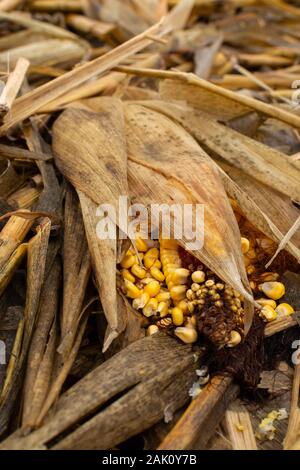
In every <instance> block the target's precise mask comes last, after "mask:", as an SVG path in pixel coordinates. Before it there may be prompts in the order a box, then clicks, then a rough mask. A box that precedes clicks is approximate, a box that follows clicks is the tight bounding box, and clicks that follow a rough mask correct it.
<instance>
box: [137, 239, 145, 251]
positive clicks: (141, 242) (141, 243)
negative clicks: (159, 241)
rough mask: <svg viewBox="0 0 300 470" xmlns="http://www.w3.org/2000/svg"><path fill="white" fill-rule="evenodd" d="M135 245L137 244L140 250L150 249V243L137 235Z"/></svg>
mask: <svg viewBox="0 0 300 470" xmlns="http://www.w3.org/2000/svg"><path fill="white" fill-rule="evenodd" d="M135 246H136V249H137V250H138V251H147V250H148V245H147V243H146V242H145V240H143V239H142V238H140V237H137V238H136V240H135Z"/></svg>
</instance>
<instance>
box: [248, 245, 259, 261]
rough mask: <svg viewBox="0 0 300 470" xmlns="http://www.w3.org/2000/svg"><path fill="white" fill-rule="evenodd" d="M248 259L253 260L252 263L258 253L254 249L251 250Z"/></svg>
mask: <svg viewBox="0 0 300 470" xmlns="http://www.w3.org/2000/svg"><path fill="white" fill-rule="evenodd" d="M247 258H249V259H251V260H252V261H253V260H255V259H256V258H257V253H256V251H255V250H254V248H251V249H250V250H248V251H247Z"/></svg>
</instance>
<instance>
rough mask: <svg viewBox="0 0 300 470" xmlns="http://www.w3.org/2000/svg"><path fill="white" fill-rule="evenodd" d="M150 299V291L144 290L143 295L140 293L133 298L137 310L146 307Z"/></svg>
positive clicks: (133, 304)
mask: <svg viewBox="0 0 300 470" xmlns="http://www.w3.org/2000/svg"><path fill="white" fill-rule="evenodd" d="M149 300H150V295H149V294H148V292H143V293H142V294H141V295H139V296H138V297H136V298H135V299H134V300H133V302H132V306H133V308H135V309H136V310H138V309H139V308H144V307H145V305H146V304H147V303H148V302H149Z"/></svg>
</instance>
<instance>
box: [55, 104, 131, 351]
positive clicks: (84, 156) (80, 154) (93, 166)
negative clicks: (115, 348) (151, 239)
mask: <svg viewBox="0 0 300 470" xmlns="http://www.w3.org/2000/svg"><path fill="white" fill-rule="evenodd" d="M97 109H98V111H99V112H98V113H95V112H91V111H85V110H80V109H69V110H66V111H65V112H64V113H63V114H62V116H61V117H60V118H59V119H58V120H57V121H56V123H55V125H54V130H53V149H54V153H55V160H56V163H57V166H58V167H59V169H60V171H61V172H62V173H63V174H64V175H65V176H66V178H67V179H69V180H70V181H71V183H72V184H73V185H74V186H75V188H76V190H77V192H78V194H79V197H80V203H81V207H82V211H83V219H84V224H85V229H86V234H87V238H88V244H89V248H90V250H91V254H92V258H93V265H94V269H95V274H96V278H97V287H98V289H99V295H100V298H101V301H102V304H103V308H104V312H105V315H106V318H107V321H108V324H109V327H110V329H111V335H110V336H109V338H111V340H112V339H113V338H114V337H116V336H117V334H118V333H117V332H118V329H119V328H118V314H117V298H116V292H115V289H114V286H115V285H116V258H117V253H116V249H117V246H116V240H99V239H98V237H97V234H96V224H97V218H96V209H97V205H99V204H110V205H111V206H112V207H113V208H115V210H116V213H118V203H119V196H126V195H127V194H128V186H127V155H126V141H125V135H124V119H123V110H122V104H121V102H120V101H119V100H118V99H117V98H116V99H114V98H103V99H102V100H98V101H97ZM107 285H109V286H111V287H112V292H109V291H108V289H107ZM109 342H110V340H108V339H107V342H106V344H105V347H108V345H109Z"/></svg>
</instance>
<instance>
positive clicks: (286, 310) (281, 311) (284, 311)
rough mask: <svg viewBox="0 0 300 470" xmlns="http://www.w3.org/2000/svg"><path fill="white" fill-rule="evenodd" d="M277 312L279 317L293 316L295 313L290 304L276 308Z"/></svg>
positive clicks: (283, 304)
mask: <svg viewBox="0 0 300 470" xmlns="http://www.w3.org/2000/svg"><path fill="white" fill-rule="evenodd" d="M275 312H276V313H277V315H280V316H286V315H291V314H292V313H294V312H295V310H294V309H293V307H292V306H291V305H290V304H285V303H282V304H279V305H278V306H277V307H276V308H275Z"/></svg>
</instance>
